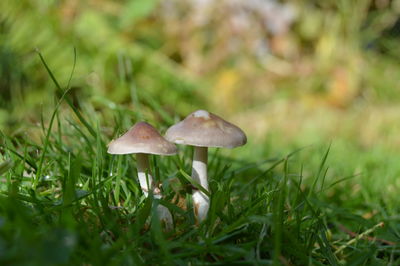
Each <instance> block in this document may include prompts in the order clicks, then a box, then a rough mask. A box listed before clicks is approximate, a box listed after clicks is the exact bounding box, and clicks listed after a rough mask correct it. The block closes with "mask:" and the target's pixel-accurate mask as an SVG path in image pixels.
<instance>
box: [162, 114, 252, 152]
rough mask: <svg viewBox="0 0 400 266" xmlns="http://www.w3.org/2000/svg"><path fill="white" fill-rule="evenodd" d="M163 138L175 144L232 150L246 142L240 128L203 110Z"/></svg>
mask: <svg viewBox="0 0 400 266" xmlns="http://www.w3.org/2000/svg"><path fill="white" fill-rule="evenodd" d="M165 138H166V139H167V140H169V141H171V142H174V143H177V144H186V145H192V146H198V147H218V148H234V147H237V146H242V145H244V144H246V142H247V138H246V135H245V133H244V132H243V131H242V130H241V129H240V128H238V127H237V126H235V125H233V124H231V123H229V122H227V121H225V120H224V119H222V118H221V117H219V116H217V115H215V114H212V113H209V112H207V111H204V110H198V111H195V112H193V113H191V114H190V115H188V116H187V117H186V118H185V119H184V120H182V121H180V122H179V123H177V124H175V125H173V126H171V127H170V128H169V129H168V130H167V132H166V133H165Z"/></svg>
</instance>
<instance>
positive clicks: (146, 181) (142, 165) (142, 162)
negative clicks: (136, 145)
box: [136, 153, 173, 230]
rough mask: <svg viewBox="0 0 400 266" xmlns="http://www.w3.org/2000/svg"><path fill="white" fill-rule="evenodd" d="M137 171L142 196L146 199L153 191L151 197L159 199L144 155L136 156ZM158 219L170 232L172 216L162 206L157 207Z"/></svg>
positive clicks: (158, 193)
mask: <svg viewBox="0 0 400 266" xmlns="http://www.w3.org/2000/svg"><path fill="white" fill-rule="evenodd" d="M136 162H137V170H138V178H139V183H140V187H141V188H142V191H143V194H144V195H145V196H146V197H148V195H149V191H150V190H152V191H153V197H154V198H156V199H161V197H162V194H161V191H160V189H159V188H158V187H156V186H155V185H154V182H153V177H152V175H151V171H150V164H149V156H148V155H147V154H145V153H137V154H136ZM157 213H158V217H159V219H160V220H161V221H163V222H164V223H165V227H166V228H167V229H168V230H171V229H172V227H173V221H172V215H171V213H170V212H169V210H168V208H166V207H165V206H163V205H161V204H160V205H158V207H157Z"/></svg>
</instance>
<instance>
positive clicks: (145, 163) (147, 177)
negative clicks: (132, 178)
mask: <svg viewBox="0 0 400 266" xmlns="http://www.w3.org/2000/svg"><path fill="white" fill-rule="evenodd" d="M136 162H137V170H138V178H139V183H140V187H141V188H142V191H143V194H144V195H145V196H146V197H147V196H148V195H149V191H150V190H151V189H153V187H154V182H153V177H152V175H151V172H150V164H149V156H148V155H147V154H145V153H137V154H136ZM157 192H158V193H157ZM153 193H154V198H158V199H159V198H161V193H160V191H158V190H157V189H154V191H153Z"/></svg>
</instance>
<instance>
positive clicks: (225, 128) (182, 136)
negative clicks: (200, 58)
mask: <svg viewBox="0 0 400 266" xmlns="http://www.w3.org/2000/svg"><path fill="white" fill-rule="evenodd" d="M165 138H166V139H167V140H169V141H171V142H174V143H176V144H184V145H191V146H194V155H193V165H192V179H193V180H194V181H195V182H197V183H198V184H200V185H201V186H202V187H203V188H204V189H206V190H207V191H208V190H209V189H208V181H207V149H208V147H217V148H234V147H237V146H242V145H244V144H246V142H247V138H246V135H245V133H244V132H243V131H242V130H241V129H240V128H238V127H237V126H235V125H233V124H231V123H229V122H227V121H225V120H224V119H222V118H221V117H219V116H217V115H215V114H212V113H209V112H207V111H204V110H198V111H195V112H193V113H191V114H190V115H188V116H187V117H186V118H185V119H184V120H182V121H180V122H179V123H177V124H175V125H173V126H171V127H170V128H169V129H168V130H167V132H166V134H165ZM192 198H193V203H194V211H195V215H196V217H197V220H198V221H199V222H201V221H203V220H204V219H205V218H206V217H207V213H208V209H209V207H210V200H209V198H208V196H207V195H206V194H205V193H203V192H201V191H199V190H195V191H194V192H193V195H192Z"/></svg>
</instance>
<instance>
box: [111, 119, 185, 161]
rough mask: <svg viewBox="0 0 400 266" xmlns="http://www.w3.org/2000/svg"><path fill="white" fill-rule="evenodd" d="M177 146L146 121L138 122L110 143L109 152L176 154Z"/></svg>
mask: <svg viewBox="0 0 400 266" xmlns="http://www.w3.org/2000/svg"><path fill="white" fill-rule="evenodd" d="M176 151H177V149H176V146H175V145H174V144H173V143H171V142H168V141H167V140H165V139H164V138H163V137H162V136H161V135H160V133H158V131H157V130H156V129H155V128H154V127H153V126H151V125H150V124H148V123H146V122H138V123H136V124H135V125H134V126H133V127H132V128H131V129H129V130H128V132H126V133H125V134H124V135H122V136H121V137H119V138H118V139H116V140H113V141H111V142H110V144H108V151H107V152H108V153H111V154H130V153H147V154H157V155H173V154H176Z"/></svg>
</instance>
